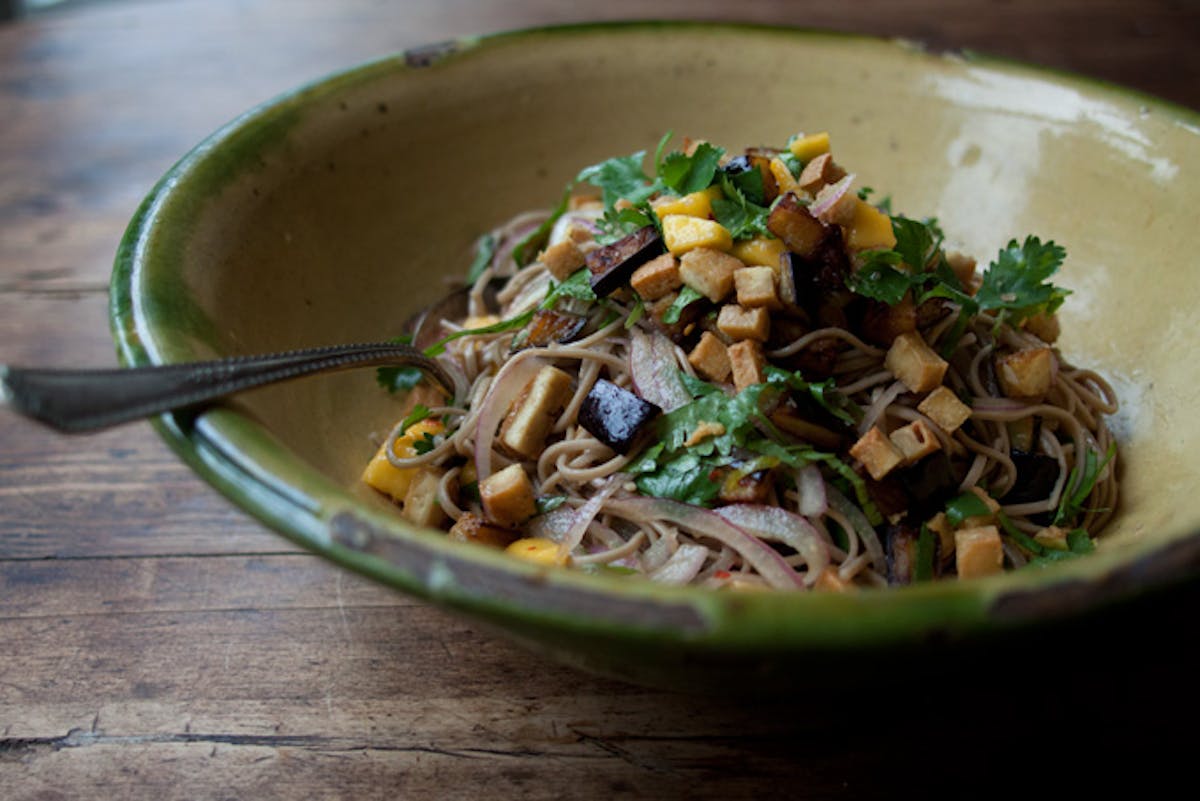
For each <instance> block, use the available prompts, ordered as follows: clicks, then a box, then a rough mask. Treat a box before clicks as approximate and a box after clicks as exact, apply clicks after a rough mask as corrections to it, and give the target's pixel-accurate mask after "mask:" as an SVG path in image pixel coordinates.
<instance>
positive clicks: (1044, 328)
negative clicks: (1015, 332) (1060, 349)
mask: <svg viewBox="0 0 1200 801" xmlns="http://www.w3.org/2000/svg"><path fill="white" fill-rule="evenodd" d="M1022 327H1023V328H1024V329H1025V330H1026V331H1028V332H1029V333H1031V334H1033V335H1034V336H1035V337H1037V338H1038V339H1040V340H1042V341H1043V342H1046V343H1051V342H1055V341H1057V340H1058V335H1059V334H1061V333H1062V329H1061V328H1060V327H1059V325H1058V316H1057V315H1054V314H1046V313H1045V312H1039V313H1037V314H1035V315H1033V316H1032V317H1027V318H1026V319H1025V321H1024V322H1023V323H1022Z"/></svg>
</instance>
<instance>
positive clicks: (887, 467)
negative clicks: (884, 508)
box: [850, 426, 904, 481]
mask: <svg viewBox="0 0 1200 801" xmlns="http://www.w3.org/2000/svg"><path fill="white" fill-rule="evenodd" d="M850 455H851V456H853V457H854V458H855V459H857V460H858V461H860V462H862V464H863V467H865V468H867V472H868V473H870V474H871V478H873V479H875V480H876V481H879V480H880V479H882V478H883V477H884V476H886V475H887V474H888V473H890V472H892V471H893V470H895V469H896V468H897V467H899V466H900V465H901V464H903V463H904V454H903V453H901V452H900V449H899V448H897V447H896V446H895V445H894V444H893V443H892V441H891V440H890V439H888V436H887V434H885V433H883V430H882V429H881V428H879V426H872V427H871V430H870V431H868V432H867V433H865V434H863V435H862V436H861V437H859V439H858V442H856V443H854V445H853V446H852V447H851V448H850Z"/></svg>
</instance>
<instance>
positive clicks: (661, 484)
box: [634, 453, 723, 506]
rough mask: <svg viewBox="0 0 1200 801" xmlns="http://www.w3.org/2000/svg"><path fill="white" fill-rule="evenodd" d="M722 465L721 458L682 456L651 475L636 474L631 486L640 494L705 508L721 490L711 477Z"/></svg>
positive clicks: (688, 454) (692, 454)
mask: <svg viewBox="0 0 1200 801" xmlns="http://www.w3.org/2000/svg"><path fill="white" fill-rule="evenodd" d="M722 462H723V460H721V459H712V458H708V459H705V458H701V457H700V456H699V455H697V454H695V453H684V454H682V455H680V456H679V457H677V458H675V459H672V460H671V461H669V462H667V463H666V464H664V465H663V466H662V467H660V468H659V469H658V470H656V471H654V472H653V473H644V474H642V475H639V476H638V477H637V478H635V479H634V483H635V484H636V485H637V488H638V491H639V492H640V493H642V494H643V495H650V496H653V497H655V498H671V499H673V500H676V501H682V502H683V503H690V504H694V505H696V506H708V505H710V504H711V503H712V502H713V500H715V499H716V497H717V495H718V494H720V491H721V487H720V485H719V484H718V483H717V482H716V481H715V480H714V478H713V476H712V474H713V471H714V470H716V469H717V468H718V467H721V466H723V465H722Z"/></svg>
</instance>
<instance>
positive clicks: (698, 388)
mask: <svg viewBox="0 0 1200 801" xmlns="http://www.w3.org/2000/svg"><path fill="white" fill-rule="evenodd" d="M679 380H681V381H683V388H684V389H686V390H687V391H688V394H689V395H691V396H692V397H693V398H702V397H704V396H705V395H712V394H713V393H714V392H721V388H720V387H718V386H717V385H716V384H710V383H708V382H707V381H705V380H703V379H700V378H696V377H695V376H690V375H688V374H687V373H685V372H683V371H682V370H680V371H679ZM722 394H723V393H722Z"/></svg>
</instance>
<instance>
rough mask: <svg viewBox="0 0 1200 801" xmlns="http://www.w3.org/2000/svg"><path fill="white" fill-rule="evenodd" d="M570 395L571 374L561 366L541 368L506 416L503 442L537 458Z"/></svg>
mask: <svg viewBox="0 0 1200 801" xmlns="http://www.w3.org/2000/svg"><path fill="white" fill-rule="evenodd" d="M570 397H571V377H570V376H569V375H567V374H566V373H564V372H563V371H562V370H559V369H558V368H557V367H550V366H546V367H543V368H542V369H541V370H538V373H537V375H535V376H534V377H533V380H532V381H530V382H529V384H528V385H527V386H526V387H525V389H524V390H523V391H522V393H521V396H520V397H519V398H517V401H516V403H514V404H513V406H512V409H510V410H509V412H508V416H507V417H505V418H504V424H503V425H502V426H501V427H500V443H501V444H502V445H504V447H506V448H508V449H509V450H510V451H512V452H513V453H516V454H519V455H521V456H524V457H525V458H527V459H536V458H537V457H538V456H539V455H540V454H541V452H542V447H543V446H544V445H545V444H546V435H547V434H548V433H550V427H551V426H553V425H554V421H555V419H556V418H557V417H558V413H559V412H561V411H562V408H563V406H565V405H566V403H567V400H568V399H569V398H570Z"/></svg>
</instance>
